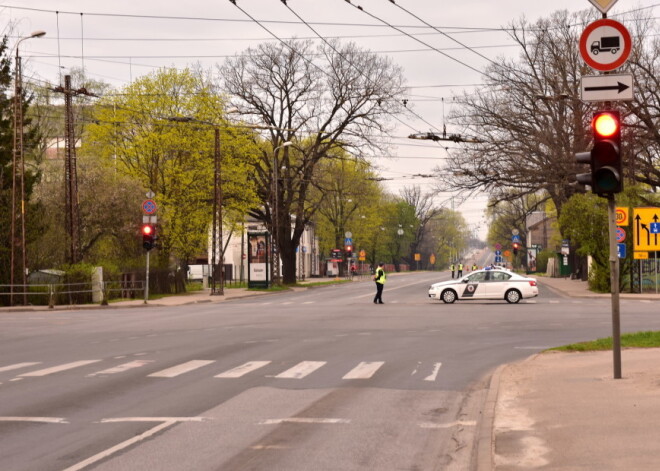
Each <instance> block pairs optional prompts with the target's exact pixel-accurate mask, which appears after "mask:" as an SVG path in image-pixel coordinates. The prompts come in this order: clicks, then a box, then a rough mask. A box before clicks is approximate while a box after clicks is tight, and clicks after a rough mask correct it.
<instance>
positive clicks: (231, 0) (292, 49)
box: [229, 0, 419, 131]
mask: <svg viewBox="0 0 660 471" xmlns="http://www.w3.org/2000/svg"><path fill="white" fill-rule="evenodd" d="M229 1H230V2H231V3H232V5H234V6H235V7H236V8H238V9H239V10H240V11H241V12H242V13H243V14H244V15H245V16H247V17H248V18H250V19H251V20H252V21H253V22H255V23H256V24H257V25H258V26H259V27H261V28H262V29H263V30H264V31H266V32H267V33H268V34H270V35H271V36H272V37H273V38H275V39H276V40H278V41H279V42H280V43H282V45H284V46H285V47H286V48H287V49H289V50H290V51H291V52H293V53H294V54H296V55H297V56H298V57H300V58H301V59H302V60H304V61H305V62H307V63H308V64H309V65H311V66H313V67H315V68H317V69H318V70H319V71H320V72H321V73H322V74H324V75H326V76H328V72H327V71H325V70H323V68H321V67H319V66H318V65H317V64H315V63H314V62H313V61H311V60H310V59H308V58H307V57H305V56H304V55H303V54H301V53H300V52H298V51H297V50H296V49H295V48H293V47H291V46H290V45H289V44H287V42H286V41H284V40H283V39H281V38H280V37H279V36H277V35H276V34H275V33H273V32H272V31H271V30H269V29H268V28H266V27H265V26H264V25H263V24H261V23H260V22H259V20H257V19H256V18H254V17H253V16H252V15H250V14H249V13H248V12H247V11H245V10H244V9H243V8H241V7H240V6H239V5H238V4H237V3H236V0H229ZM390 116H392V117H393V118H394V119H396V120H397V121H399V122H400V123H401V124H404V125H405V126H407V127H408V128H410V129H412V130H413V131H419V130H418V129H416V128H414V127H413V126H411V125H410V124H408V123H406V122H404V121H402V120H401V119H400V118H399V117H398V116H396V115H394V114H391V113H390Z"/></svg>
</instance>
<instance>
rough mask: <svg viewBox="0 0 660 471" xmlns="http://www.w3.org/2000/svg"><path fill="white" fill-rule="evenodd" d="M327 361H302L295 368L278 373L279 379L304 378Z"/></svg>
mask: <svg viewBox="0 0 660 471" xmlns="http://www.w3.org/2000/svg"><path fill="white" fill-rule="evenodd" d="M326 363H327V362H326V361H301V362H300V363H298V364H297V365H296V366H294V367H293V368H289V369H288V370H286V371H284V372H282V373H280V374H278V375H277V376H275V378H279V379H302V378H304V377H305V376H307V375H309V374H311V373H313V372H314V371H316V370H318V369H319V368H321V367H322V366H323V365H325V364H326Z"/></svg>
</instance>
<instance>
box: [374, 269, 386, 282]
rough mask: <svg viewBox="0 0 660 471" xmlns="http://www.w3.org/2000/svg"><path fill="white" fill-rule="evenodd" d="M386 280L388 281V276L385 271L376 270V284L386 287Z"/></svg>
mask: <svg viewBox="0 0 660 471" xmlns="http://www.w3.org/2000/svg"><path fill="white" fill-rule="evenodd" d="M385 280H387V276H385V270H383V269H382V268H380V267H378V268H377V269H376V283H380V284H381V285H384V284H385Z"/></svg>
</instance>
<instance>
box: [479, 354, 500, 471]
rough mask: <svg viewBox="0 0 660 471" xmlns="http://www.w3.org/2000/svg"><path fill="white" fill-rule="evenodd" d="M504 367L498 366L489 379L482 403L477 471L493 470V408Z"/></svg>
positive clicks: (495, 405) (495, 403)
mask: <svg viewBox="0 0 660 471" xmlns="http://www.w3.org/2000/svg"><path fill="white" fill-rule="evenodd" d="M506 367H507V364H504V365H500V366H498V367H497V369H496V370H495V372H493V375H492V376H491V378H490V384H489V386H488V395H487V396H486V402H485V403H484V408H483V415H482V418H481V424H480V426H479V434H478V436H477V471H492V470H493V469H495V466H494V462H493V455H494V451H495V450H494V448H495V441H494V423H495V408H496V407H497V398H498V396H499V393H500V377H501V375H502V371H504V368H506Z"/></svg>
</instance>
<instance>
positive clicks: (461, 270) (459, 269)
mask: <svg viewBox="0 0 660 471" xmlns="http://www.w3.org/2000/svg"><path fill="white" fill-rule="evenodd" d="M461 276H463V264H462V263H459V264H458V275H457V278H460V277H461ZM452 278H453V277H452Z"/></svg>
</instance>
